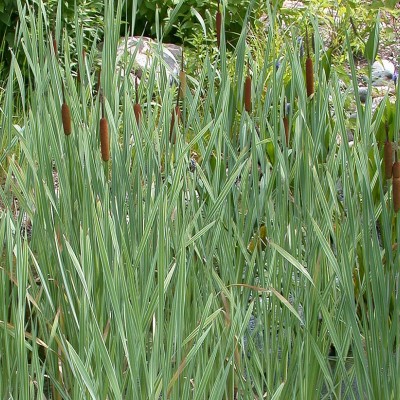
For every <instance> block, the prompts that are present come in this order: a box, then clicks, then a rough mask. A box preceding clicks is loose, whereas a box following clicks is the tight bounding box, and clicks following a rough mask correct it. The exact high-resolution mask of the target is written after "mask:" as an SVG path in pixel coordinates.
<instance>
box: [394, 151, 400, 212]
mask: <svg viewBox="0 0 400 400" xmlns="http://www.w3.org/2000/svg"><path fill="white" fill-rule="evenodd" d="M392 175H393V182H392V188H393V208H394V212H396V213H397V212H398V211H399V210H400V161H398V160H397V153H396V155H395V162H394V163H393V167H392Z"/></svg>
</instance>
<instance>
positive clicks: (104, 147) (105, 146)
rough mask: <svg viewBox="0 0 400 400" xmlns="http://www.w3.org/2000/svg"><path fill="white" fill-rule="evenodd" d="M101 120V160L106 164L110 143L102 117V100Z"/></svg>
mask: <svg viewBox="0 0 400 400" xmlns="http://www.w3.org/2000/svg"><path fill="white" fill-rule="evenodd" d="M101 115H102V117H101V119H100V147H101V158H102V159H103V161H105V162H107V161H108V160H109V159H110V143H109V140H108V122H107V118H106V117H105V116H104V98H103V97H102V99H101Z"/></svg>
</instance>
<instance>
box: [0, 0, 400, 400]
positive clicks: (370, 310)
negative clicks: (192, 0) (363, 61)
mask: <svg viewBox="0 0 400 400" xmlns="http://www.w3.org/2000/svg"><path fill="white" fill-rule="evenodd" d="M60 4H61V3H60ZM60 11H61V10H60ZM26 12H27V9H26V8H25V9H23V10H22V12H21V14H22V15H21V16H20V17H21V21H23V22H25V23H24V24H21V28H20V32H19V33H20V35H21V38H22V40H23V43H24V47H23V49H22V51H23V52H24V55H25V56H26V58H27V59H29V60H30V61H31V62H30V63H29V68H30V69H31V81H30V85H29V90H28V92H27V91H26V90H25V82H24V80H23V77H22V74H21V70H20V66H19V63H18V60H17V59H16V58H14V59H13V61H12V63H11V68H10V74H9V75H8V80H7V86H6V89H5V91H4V92H1V94H0V112H1V114H0V123H1V129H0V135H2V136H0V142H1V143H5V145H4V146H3V148H4V150H2V151H1V152H0V157H1V158H0V161H1V162H0V164H1V166H2V167H3V168H4V169H5V171H4V173H5V176H4V182H2V185H1V186H0V204H1V211H2V212H1V215H0V289H1V298H2V299H3V302H2V306H1V307H0V350H1V351H0V363H1V366H2V368H0V397H2V398H20V399H30V398H57V397H59V398H65V399H81V398H84V399H86V398H87V399H89V398H91V399H107V398H110V399H111V398H112V399H114V398H115V399H159V398H160V397H161V398H163V399H168V398H169V399H180V398H182V399H191V398H193V399H195V400H197V399H198V400H201V399H227V400H230V399H233V398H235V395H236V394H237V397H238V398H243V399H253V398H255V397H257V398H270V399H279V398H280V399H317V400H319V399H326V398H338V399H339V398H343V396H342V393H343V392H344V391H345V390H346V389H348V390H349V391H350V387H351V386H352V385H353V383H357V385H356V386H357V387H358V389H359V391H360V393H359V396H357V395H355V396H354V397H356V398H358V397H360V398H368V399H379V398H383V399H395V398H396V395H395V393H399V389H400V383H399V379H398V377H399V372H400V371H399V368H400V363H399V353H398V343H399V337H400V325H399V323H398V316H399V313H400V303H399V302H398V301H396V300H397V297H396V296H397V290H398V287H397V286H398V276H399V273H400V271H399V268H400V253H399V252H398V251H397V247H398V242H399V240H400V218H399V217H398V215H395V213H394V212H393V207H392V192H391V187H390V185H388V183H387V182H384V180H383V179H382V174H381V170H380V168H379V167H380V165H381V155H380V148H379V143H378V141H379V140H380V137H381V136H382V129H386V128H385V125H386V124H391V125H393V126H392V127H391V128H390V130H389V135H392V134H393V140H394V141H397V142H398V139H399V138H398V132H399V128H400V121H399V116H398V113H396V110H398V109H399V102H400V99H399V96H397V100H396V104H395V105H390V104H388V101H387V99H385V101H384V102H383V103H381V106H380V107H379V108H378V110H377V112H376V113H375V114H373V113H372V105H371V101H370V100H368V101H367V102H366V103H365V105H362V104H361V103H360V99H359V98H358V96H355V99H354V102H355V103H356V108H357V115H356V118H355V122H354V126H353V129H354V135H355V140H354V144H353V146H350V145H349V143H348V142H347V141H346V138H345V135H346V123H347V121H348V116H347V110H346V104H345V100H346V98H347V94H348V93H343V91H342V89H341V88H340V86H339V80H338V74H337V66H336V65H335V64H334V63H333V56H332V53H329V52H327V53H326V54H325V53H324V51H323V50H321V51H320V52H318V51H316V52H315V55H313V61H314V78H315V83H316V85H315V88H316V90H315V93H314V96H313V97H310V98H307V94H306V87H305V81H304V59H303V58H302V57H301V56H300V54H299V44H298V42H297V35H298V34H299V33H301V32H299V31H296V30H295V28H296V26H295V25H292V26H290V30H287V31H285V30H284V28H283V25H281V22H282V20H279V19H278V16H277V15H276V10H272V11H271V15H270V17H271V20H272V21H274V24H273V25H270V29H268V30H263V27H262V26H256V27H255V28H252V29H251V30H248V27H247V26H244V27H242V30H241V36H240V38H239V40H238V41H237V43H236V44H235V45H233V46H232V47H230V46H226V47H225V46H224V45H223V46H222V47H221V50H219V51H218V52H216V51H217V50H216V46H212V44H214V43H213V42H208V39H206V40H205V42H203V43H201V42H200V43H199V44H198V45H199V48H201V51H202V53H201V54H200V53H198V54H196V53H194V55H193V57H190V58H188V59H187V62H191V63H193V64H196V66H194V67H192V70H193V71H195V73H193V74H189V73H188V76H187V78H188V79H187V88H186V94H185V97H184V98H181V99H180V100H179V101H178V106H180V107H181V111H182V113H181V120H180V122H177V121H176V123H175V125H174V126H173V129H174V130H175V135H176V142H175V143H172V142H171V141H170V139H169V138H170V129H171V128H170V127H171V110H172V109H174V107H176V105H177V99H176V92H177V88H176V87H170V85H169V82H167V79H166V75H165V73H164V70H163V68H162V67H160V65H157V63H153V64H152V66H151V68H149V69H150V70H149V71H148V72H149V73H148V75H147V77H146V78H143V79H142V81H141V82H140V84H139V87H138V91H136V89H135V90H134V89H133V87H134V85H133V84H132V81H131V78H130V76H129V75H128V74H117V73H116V72H115V71H116V70H115V66H116V55H115V47H116V44H117V42H118V33H119V29H120V28H121V27H120V26H119V22H118V21H119V17H118V16H116V15H115V14H114V13H113V10H112V9H106V10H103V12H104V31H105V32H106V35H109V36H107V40H106V41H105V43H104V48H103V52H102V60H103V69H102V75H101V82H102V89H103V90H102V96H104V97H103V98H102V99H103V101H104V111H103V112H104V115H102V110H101V107H100V96H99V95H98V93H97V92H96V91H95V90H93V89H94V87H95V86H96V82H97V78H96V74H95V70H96V65H95V57H94V56H88V57H87V58H86V59H85V68H82V69H81V74H82V76H81V81H80V82H77V80H76V79H75V75H74V74H73V73H72V71H71V68H70V67H71V66H70V64H69V63H68V62H62V61H64V60H67V61H68V60H70V59H71V58H72V56H73V55H72V51H75V49H72V48H71V47H70V46H68V40H67V39H66V34H67V33H65V34H64V36H63V38H64V39H65V40H64V44H65V46H64V47H63V48H62V50H63V51H62V52H60V56H59V58H56V57H54V54H53V51H52V47H51V46H50V45H49V42H48V31H49V29H50V27H49V26H47V25H46V26H45V24H41V23H40V22H41V21H42V19H41V17H40V16H38V15H37V14H36V12H35V11H34V12H32V13H31V14H30V15H26V14H25V13H26ZM65 12H66V11H65ZM177 13H178V12H177ZM76 15H77V14H76V13H75V14H74V18H75V19H76ZM209 15H210V18H211V20H210V21H209V20H208V19H207V18H206V19H205V26H206V30H207V29H211V28H210V27H212V23H213V22H212V19H213V18H214V13H210V14H209ZM196 18H198V17H196ZM63 21H64V23H67V22H68V21H70V20H69V19H67V20H63ZM301 22H304V24H306V23H311V24H312V26H313V27H314V30H315V35H314V38H315V48H316V49H317V50H318V49H322V48H323V45H322V43H321V38H320V36H319V34H318V32H319V25H318V21H317V20H316V19H315V18H314V17H313V16H312V15H306V16H304V20H302V21H301ZM166 24H168V21H166ZM201 25H202V24H199V25H198V26H199V27H200V28H199V29H200V30H203V27H202V26H201ZM164 26H166V25H164ZM371 26H372V24H371ZM371 26H370V27H369V29H371ZM57 28H58V29H59V30H60V29H61V28H62V26H61V23H60V19H58V20H57V21H56V30H57ZM74 28H75V31H74V32H72V35H74V36H75V37H77V38H80V30H79V26H77V24H76V25H74ZM157 28H160V27H157ZM71 29H72V25H71ZM196 29H198V28H196ZM301 29H303V27H301ZM182 32H183V31H182ZM59 33H60V32H59ZM263 35H264V36H263ZM372 37H374V36H372ZM90 38H91V37H90V36H89V39H88V40H89V42H90ZM259 38H263V39H264V40H258V39H259ZM345 38H346V43H345V44H346V47H345V50H346V51H347V53H346V54H347V57H348V62H349V64H350V69H351V79H352V81H351V82H350V83H349V85H350V87H349V88H348V91H350V90H352V91H354V90H356V89H357V84H358V82H357V71H356V68H355V64H354V60H353V54H352V50H353V49H352V45H351V42H350V40H351V38H350V37H349V35H348V36H347V37H345ZM277 43H278V45H277ZM206 44H209V46H206ZM90 45H91V47H92V48H95V46H96V43H95V42H92V43H90ZM196 45H197V44H196ZM375 47H376V43H375V39H371V48H372V49H374V48H375ZM94 53H95V51H94ZM189 54H190V53H189ZM278 58H279V60H280V65H279V66H278V67H276V61H277V59H278ZM80 61H82V60H80ZM247 73H250V75H251V78H252V90H251V93H252V110H253V111H252V112H251V113H248V112H246V111H244V107H243V82H244V78H245V76H246V75H247ZM398 93H399V89H397V94H398ZM136 95H137V98H138V100H139V102H140V104H141V105H142V118H141V120H140V122H139V123H137V121H136V118H135V113H134V109H133V102H134V99H135V97H136ZM17 97H18V98H20V100H19V101H21V103H22V104H21V106H20V109H21V110H22V111H21V114H22V118H21V119H22V121H21V126H18V125H17V124H16V123H15V120H14V118H13V110H14V107H15V101H16V100H15V99H16V98H17ZM64 101H65V102H66V103H67V104H68V105H69V107H70V109H71V118H72V133H71V135H69V136H65V135H64V133H63V127H62V116H61V103H62V102H64ZM385 102H386V103H385ZM286 103H290V107H289V108H288V109H286ZM101 116H103V117H104V118H106V119H107V121H108V126H109V137H110V149H111V160H110V161H109V162H108V163H107V164H105V163H104V162H103V161H102V159H101V153H100V144H99V142H100V140H99V120H100V117H101ZM283 117H287V118H288V126H289V133H290V136H289V140H288V142H286V140H285V139H286V138H285V124H284V122H283ZM338 137H341V138H342V141H341V142H340V143H338V142H337V138H338ZM16 147H18V148H19V149H20V151H16ZM193 150H196V152H197V153H198V154H197V161H196V162H194V161H193V159H192V158H193V157H194V155H193ZM5 157H6V158H7V159H8V160H9V162H8V164H7V165H6V167H4V164H3V162H2V161H3V160H4V158H5ZM338 185H340V186H341V188H342V194H341V195H339V193H338ZM16 207H17V209H16ZM26 220H28V222H26ZM29 221H31V225H29ZM377 223H379V225H380V227H381V228H380V232H379V233H378V231H377V228H376V225H377ZM29 226H30V227H31V228H32V230H31V235H28V234H27V228H28V227H29ZM21 233H22V234H21ZM254 320H256V321H257V322H254ZM251 323H253V325H254V326H253V331H252V329H251V328H250V327H251ZM333 348H334V355H333V354H332V349H333ZM381 371H382V373H381ZM342 389H343V391H342ZM347 394H349V397H352V396H351V393H347ZM347 394H346V397H347Z"/></svg>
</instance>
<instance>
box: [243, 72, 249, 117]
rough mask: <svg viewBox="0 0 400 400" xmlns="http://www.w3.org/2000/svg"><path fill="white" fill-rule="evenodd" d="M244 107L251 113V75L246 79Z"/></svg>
mask: <svg viewBox="0 0 400 400" xmlns="http://www.w3.org/2000/svg"><path fill="white" fill-rule="evenodd" d="M244 108H245V110H246V111H247V112H248V113H251V76H250V75H248V76H247V77H246V80H245V81H244Z"/></svg>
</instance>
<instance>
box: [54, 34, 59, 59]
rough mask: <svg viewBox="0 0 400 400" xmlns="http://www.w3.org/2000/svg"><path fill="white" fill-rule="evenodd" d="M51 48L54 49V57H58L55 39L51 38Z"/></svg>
mask: <svg viewBox="0 0 400 400" xmlns="http://www.w3.org/2000/svg"><path fill="white" fill-rule="evenodd" d="M53 50H54V55H55V56H56V58H58V45H57V39H55V38H54V39H53Z"/></svg>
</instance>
